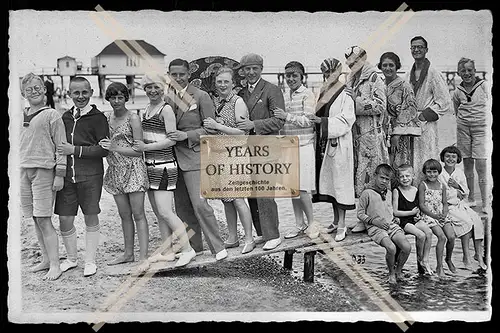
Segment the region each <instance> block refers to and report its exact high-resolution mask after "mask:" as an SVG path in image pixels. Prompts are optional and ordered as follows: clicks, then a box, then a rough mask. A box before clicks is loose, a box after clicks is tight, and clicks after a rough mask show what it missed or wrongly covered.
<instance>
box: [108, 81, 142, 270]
mask: <svg viewBox="0 0 500 333" xmlns="http://www.w3.org/2000/svg"><path fill="white" fill-rule="evenodd" d="M105 99H106V100H107V101H108V102H109V103H110V104H111V107H112V108H113V112H110V113H109V114H108V115H107V116H106V117H107V118H108V124H109V133H110V136H111V138H109V139H103V140H101V141H100V142H99V144H100V145H101V147H103V148H104V149H107V150H109V154H108V156H107V157H106V159H107V161H108V165H109V166H108V169H107V170H106V175H105V176H104V189H105V190H106V191H107V192H108V193H110V194H112V195H113V197H114V199H115V202H116V206H117V207H118V213H119V214H120V218H121V220H122V229H123V236H124V241H125V253H124V254H123V255H122V256H120V257H118V258H116V259H115V260H113V261H111V262H109V263H108V265H116V264H121V263H125V262H132V261H134V233H135V230H134V221H135V224H136V226H137V234H138V238H139V248H140V255H139V266H138V270H139V271H145V270H147V269H148V267H149V264H148V261H147V260H146V259H147V256H148V242H149V233H148V223H147V221H146V215H145V214H144V194H145V193H146V191H147V190H148V188H149V182H148V176H147V173H146V164H145V163H144V160H143V158H142V152H139V151H136V150H134V149H133V146H134V140H141V141H142V139H143V134H142V127H141V120H140V118H139V116H138V115H137V114H135V113H132V112H130V110H128V109H127V108H126V107H125V103H126V102H127V101H128V99H129V93H128V89H127V87H126V86H125V85H124V84H122V83H119V82H113V83H111V84H110V85H109V87H108V88H107V89H106V95H105ZM132 217H133V219H132Z"/></svg>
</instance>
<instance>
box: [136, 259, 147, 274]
mask: <svg viewBox="0 0 500 333" xmlns="http://www.w3.org/2000/svg"><path fill="white" fill-rule="evenodd" d="M148 269H149V261H148V260H147V259H143V260H140V261H139V262H138V263H137V266H135V271H134V273H135V274H142V273H144V272H146V271H147V270H148Z"/></svg>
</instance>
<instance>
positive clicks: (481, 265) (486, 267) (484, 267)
mask: <svg viewBox="0 0 500 333" xmlns="http://www.w3.org/2000/svg"><path fill="white" fill-rule="evenodd" d="M478 263H479V267H481V268H482V269H484V270H487V269H488V266H486V264H485V263H484V261H483V258H479V262H478Z"/></svg>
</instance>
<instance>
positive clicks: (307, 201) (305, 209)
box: [292, 191, 314, 229]
mask: <svg viewBox="0 0 500 333" xmlns="http://www.w3.org/2000/svg"><path fill="white" fill-rule="evenodd" d="M292 206H293V213H294V215H295V222H296V225H297V228H299V229H302V228H303V227H304V226H305V223H304V215H303V214H306V218H307V224H308V225H311V224H312V223H313V221H314V214H313V206H312V200H311V194H309V193H307V192H306V191H300V196H299V198H294V199H292Z"/></svg>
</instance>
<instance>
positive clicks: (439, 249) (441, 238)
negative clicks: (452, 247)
mask: <svg viewBox="0 0 500 333" xmlns="http://www.w3.org/2000/svg"><path fill="white" fill-rule="evenodd" d="M431 230H432V232H433V233H434V235H436V236H437V238H438V242H437V244H436V260H437V266H436V274H437V275H438V276H439V277H444V270H443V252H444V244H445V243H446V235H445V234H444V232H443V229H441V227H440V226H438V225H436V226H434V227H432V228H431Z"/></svg>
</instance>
